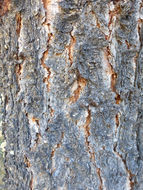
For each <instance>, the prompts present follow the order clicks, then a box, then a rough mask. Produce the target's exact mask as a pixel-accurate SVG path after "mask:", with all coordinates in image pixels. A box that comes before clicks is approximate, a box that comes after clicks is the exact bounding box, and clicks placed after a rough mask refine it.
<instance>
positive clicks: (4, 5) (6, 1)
mask: <svg viewBox="0 0 143 190" xmlns="http://www.w3.org/2000/svg"><path fill="white" fill-rule="evenodd" d="M10 2H11V0H0V16H3V15H5V14H6V13H7V11H9V9H10Z"/></svg>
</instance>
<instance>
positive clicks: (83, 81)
mask: <svg viewBox="0 0 143 190" xmlns="http://www.w3.org/2000/svg"><path fill="white" fill-rule="evenodd" d="M86 84H87V80H86V79H85V78H83V77H81V76H79V77H78V79H77V88H76V90H74V92H73V95H72V96H71V97H70V98H69V102H70V103H75V102H76V101H77V100H78V99H79V97H80V95H81V93H82V91H83V90H84V88H85V86H86Z"/></svg>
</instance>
